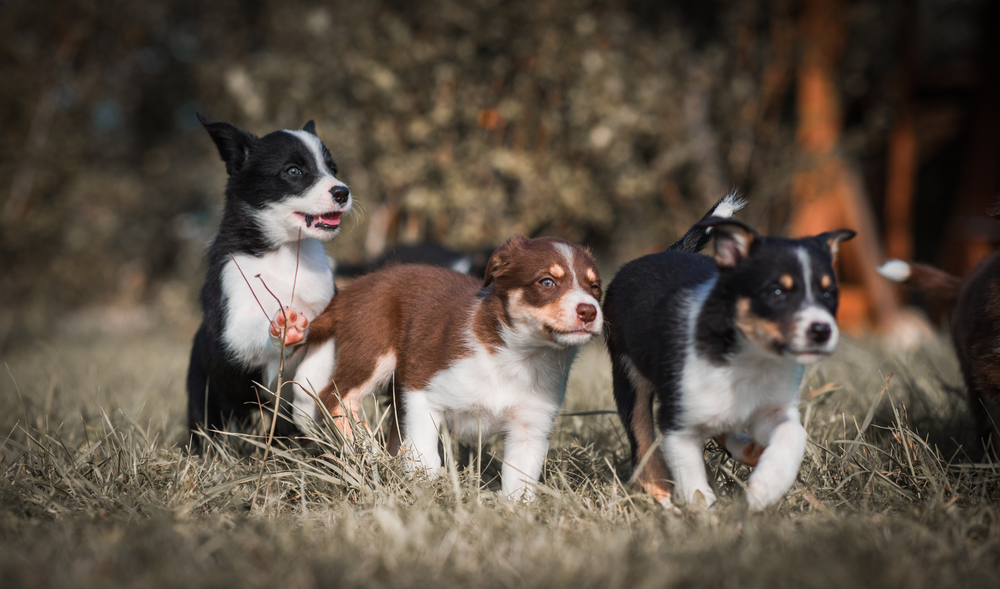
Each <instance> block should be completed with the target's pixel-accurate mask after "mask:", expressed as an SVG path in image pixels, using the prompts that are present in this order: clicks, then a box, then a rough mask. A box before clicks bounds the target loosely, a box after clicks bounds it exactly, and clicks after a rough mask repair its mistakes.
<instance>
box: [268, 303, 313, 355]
mask: <svg viewBox="0 0 1000 589" xmlns="http://www.w3.org/2000/svg"><path fill="white" fill-rule="evenodd" d="M308 329H309V320H308V319H307V318H306V316H305V315H304V314H302V313H299V312H298V311H296V310H295V309H293V308H291V307H285V308H284V309H283V310H281V311H278V312H277V313H275V315H274V318H273V319H271V330H270V331H271V337H274V338H277V339H278V340H279V341H280V340H281V335H282V333H284V336H285V345H286V346H294V345H295V344H299V343H302V342H303V341H304V340H305V339H306V332H307V331H308Z"/></svg>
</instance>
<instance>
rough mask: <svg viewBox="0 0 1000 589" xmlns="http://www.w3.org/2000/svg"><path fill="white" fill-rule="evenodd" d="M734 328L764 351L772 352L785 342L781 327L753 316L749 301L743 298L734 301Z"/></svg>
mask: <svg viewBox="0 0 1000 589" xmlns="http://www.w3.org/2000/svg"><path fill="white" fill-rule="evenodd" d="M734 323H735V324H736V327H737V328H739V330H740V331H742V332H743V335H745V336H746V337H747V339H749V340H750V341H752V342H754V343H755V344H757V345H758V346H760V347H761V348H763V349H765V350H773V349H774V348H775V346H776V345H779V344H783V343H784V342H785V335H784V333H782V331H781V326H780V325H778V324H777V323H775V322H773V321H768V320H767V319H764V318H762V317H759V316H757V315H755V314H754V312H753V311H752V310H751V308H750V299H748V298H746V297H743V298H740V299H739V300H737V301H736V317H735V320H734Z"/></svg>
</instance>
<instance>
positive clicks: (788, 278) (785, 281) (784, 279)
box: [778, 274, 795, 290]
mask: <svg viewBox="0 0 1000 589" xmlns="http://www.w3.org/2000/svg"><path fill="white" fill-rule="evenodd" d="M778 284H780V285H781V286H783V287H785V290H792V287H793V286H795V279H794V278H792V275H791V274H782V275H781V276H780V277H779V278H778Z"/></svg>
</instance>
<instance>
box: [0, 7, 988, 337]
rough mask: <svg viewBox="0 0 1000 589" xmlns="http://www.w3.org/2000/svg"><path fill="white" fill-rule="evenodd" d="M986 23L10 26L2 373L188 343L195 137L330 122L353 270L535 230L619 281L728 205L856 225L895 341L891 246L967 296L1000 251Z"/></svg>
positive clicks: (671, 17)
mask: <svg viewBox="0 0 1000 589" xmlns="http://www.w3.org/2000/svg"><path fill="white" fill-rule="evenodd" d="M998 26H1000V18H998V8H997V5H996V3H994V2H990V1H989V0H884V1H875V0H859V1H852V2H847V1H841V0H801V1H795V0H747V1H745V2H723V1H721V0H714V1H713V0H694V1H693V0H682V1H679V2H671V3H667V2H656V1H647V0H608V1H604V2H602V1H593V2H591V1H578V0H550V1H526V2H499V1H496V0H484V1H478V2H451V1H439V0H434V1H427V2H399V1H382V2H337V1H333V2H318V3H305V2H289V1H281V2H276V1H272V0H256V1H251V2H235V1H231V0H217V1H215V2H211V3H206V2H201V1H193V0H164V1H148V0H143V1H135V0H121V1H115V2H97V1H91V2H87V1H69V0H66V1H60V0H35V1H16V0H15V1H9V2H4V3H3V4H2V5H0V80H2V83H0V128H2V129H3V132H2V134H0V150H2V154H3V156H2V160H0V350H2V349H3V348H4V347H5V346H8V345H10V344H11V342H13V341H16V340H18V339H21V338H24V337H34V336H38V335H51V334H63V333H67V334H71V333H75V332H81V331H94V330H99V331H111V332H122V333H127V332H129V331H130V330H143V329H157V328H164V327H175V328H179V329H191V330H192V331H193V323H194V322H195V321H197V314H198V311H197V306H196V292H197V289H198V288H199V287H200V284H201V282H202V280H203V268H202V265H201V264H202V262H201V256H202V252H203V250H204V247H205V245H206V244H207V242H208V241H209V240H210V239H211V235H212V232H213V231H214V228H215V226H216V224H217V222H218V216H219V211H220V209H221V202H222V192H223V188H224V185H225V172H224V168H223V165H222V163H221V162H220V161H219V160H218V155H217V153H216V152H215V149H214V146H213V145H212V143H211V141H210V140H209V138H208V136H207V134H206V133H205V132H204V131H203V130H202V129H201V128H200V126H199V125H198V122H197V119H196V118H195V112H201V113H203V114H205V115H207V116H209V117H210V118H213V119H224V120H228V121H231V122H234V123H236V124H238V125H240V126H241V127H243V128H245V129H247V130H249V131H251V132H254V133H257V134H264V133H267V132H270V131H272V130H274V129H277V128H297V127H301V125H302V124H304V123H305V122H306V121H307V120H309V119H314V120H315V121H316V125H317V129H318V133H319V135H320V137H321V138H322V139H323V140H324V141H325V143H326V144H327V146H328V147H329V148H330V150H331V152H332V153H333V154H334V157H335V159H336V160H337V161H338V164H339V166H340V168H341V173H340V174H339V175H340V177H341V178H342V179H343V180H345V181H346V182H347V183H348V184H349V185H350V186H351V189H352V191H353V193H354V194H355V197H356V199H357V203H358V204H357V207H356V210H355V213H353V215H352V217H351V218H350V219H348V220H347V221H346V222H345V224H344V232H343V234H342V235H341V237H339V238H338V239H337V240H336V241H335V242H334V243H332V244H331V245H330V246H329V248H328V250H329V251H330V253H331V254H333V255H334V256H335V257H336V258H338V259H341V260H345V261H353V262H358V261H364V260H370V259H373V258H375V257H376V256H378V255H379V254H380V253H381V252H382V251H384V250H385V249H386V248H388V247H392V246H393V245H395V244H403V243H418V242H432V243H439V244H443V245H446V246H448V247H451V248H455V249H459V250H471V249H475V248H480V247H483V246H491V245H496V244H498V243H500V242H501V241H503V240H504V239H505V238H507V237H508V236H510V235H511V234H513V233H516V232H520V233H525V234H529V235H539V234H549V235H558V236H562V237H565V238H568V239H572V240H575V241H578V242H582V243H584V244H586V245H588V246H589V247H591V248H592V249H593V250H594V252H595V254H596V255H597V256H598V258H599V260H600V262H601V265H602V268H603V269H604V272H605V273H606V278H610V275H611V273H613V271H614V269H615V268H616V267H617V265H618V264H619V263H621V262H623V261H626V260H628V259H630V258H632V257H634V256H637V255H639V254H642V253H645V252H648V251H653V250H655V249H656V248H657V247H660V246H662V245H664V244H666V243H668V242H670V241H671V240H672V239H674V238H675V237H676V236H678V235H679V234H680V233H681V232H682V231H683V230H684V229H685V228H686V227H687V226H688V225H689V224H690V223H691V222H692V221H694V220H695V219H697V218H698V216H700V214H702V213H703V212H704V210H706V208H707V207H708V206H709V205H710V204H711V203H712V202H714V201H715V200H717V199H718V198H719V197H721V196H722V194H724V193H725V192H726V191H728V190H729V189H730V188H731V187H738V188H740V189H741V190H742V191H743V192H744V194H746V195H747V196H748V197H749V198H750V199H751V205H750V207H749V208H748V211H747V213H746V214H745V215H744V217H743V218H744V219H746V220H747V221H748V222H750V223H752V224H754V225H756V226H758V227H759V228H760V229H761V230H762V231H767V232H771V233H779V234H795V233H797V232H803V231H811V230H814V229H815V230H819V229H821V228H826V229H829V228H833V226H841V225H848V226H852V227H855V228H858V229H861V230H862V232H863V236H864V237H863V238H862V239H859V240H857V244H856V245H854V246H852V247H854V248H855V249H856V251H854V253H850V252H848V253H849V254H850V255H848V256H847V258H846V259H845V264H846V266H845V267H844V268H842V269H841V270H842V277H843V278H844V283H845V292H852V293H853V295H851V296H853V297H854V299H856V300H854V299H851V296H848V297H847V299H848V300H846V305H845V306H846V307H847V309H846V310H845V312H846V313H848V314H852V313H853V315H850V317H848V318H847V320H848V321H850V322H851V325H853V326H855V327H856V328H857V329H865V328H879V327H881V328H883V329H885V328H886V326H887V325H891V321H890V317H889V316H890V315H892V314H893V310H894V309H896V308H897V307H898V306H899V304H900V303H901V302H903V300H904V297H905V296H908V295H905V294H903V293H901V292H897V291H894V290H892V289H889V288H888V287H887V286H885V285H881V286H879V285H880V284H881V283H878V282H877V281H875V279H873V278H872V273H871V266H872V265H873V263H874V262H876V261H878V260H880V259H881V257H882V255H883V254H882V252H883V250H887V251H888V253H890V254H891V255H894V256H900V257H905V258H909V259H917V260H923V261H928V262H932V263H936V264H939V265H942V266H944V267H946V268H947V269H949V270H952V271H954V272H964V271H966V270H968V268H969V267H970V265H971V264H973V263H975V261H976V260H977V259H978V258H979V257H980V256H982V255H983V254H984V253H985V252H987V251H990V249H991V248H992V247H993V244H994V243H995V242H996V241H997V227H996V226H995V225H994V221H993V220H991V219H989V218H988V217H987V216H986V215H985V209H986V207H987V206H988V205H989V204H990V202H991V201H992V199H993V197H994V196H995V195H996V193H997V191H998V190H1000V185H998V173H997V169H998V164H1000V124H998V116H1000V113H998V105H1000V94H998V80H1000V77H998V75H997V74H998V73H1000V72H997V71H996V70H997V64H998V63H1000V51H998V40H997V38H996V31H997V30H998ZM825 225H829V226H825ZM824 226H825V227H824ZM852 301H853V302H852ZM852 305H853V307H852ZM855 307H856V308H855ZM852 309H853V310H852Z"/></svg>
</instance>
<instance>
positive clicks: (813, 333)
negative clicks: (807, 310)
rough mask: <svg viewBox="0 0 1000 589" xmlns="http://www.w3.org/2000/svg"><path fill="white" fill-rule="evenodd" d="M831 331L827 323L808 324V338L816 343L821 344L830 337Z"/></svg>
mask: <svg viewBox="0 0 1000 589" xmlns="http://www.w3.org/2000/svg"><path fill="white" fill-rule="evenodd" d="M832 332H833V330H832V329H831V328H830V324H829V323H813V324H812V325H810V326H809V339H811V340H812V341H813V342H815V343H817V344H822V343H824V342H826V340H828V339H830V334H831V333H832Z"/></svg>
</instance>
